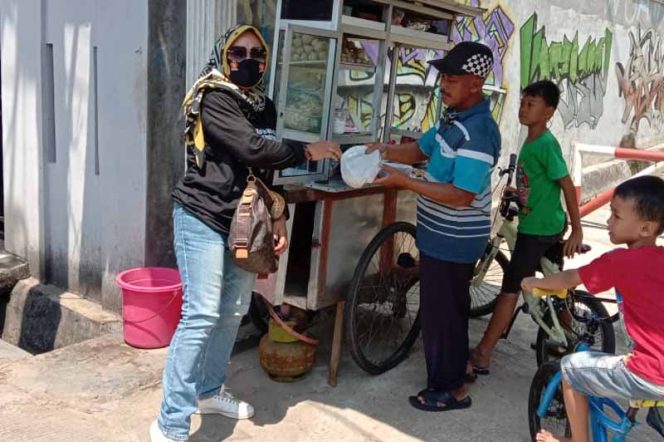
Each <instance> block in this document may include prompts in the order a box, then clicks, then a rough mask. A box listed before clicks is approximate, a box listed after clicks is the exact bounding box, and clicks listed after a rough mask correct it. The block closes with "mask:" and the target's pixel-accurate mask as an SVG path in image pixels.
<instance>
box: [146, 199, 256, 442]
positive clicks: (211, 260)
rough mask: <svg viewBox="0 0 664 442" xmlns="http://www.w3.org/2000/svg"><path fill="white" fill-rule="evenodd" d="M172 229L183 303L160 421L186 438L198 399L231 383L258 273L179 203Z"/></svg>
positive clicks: (170, 353) (167, 368)
mask: <svg viewBox="0 0 664 442" xmlns="http://www.w3.org/2000/svg"><path fill="white" fill-rule="evenodd" d="M173 225H174V233H175V235H174V236H175V254H176V258H177V263H178V269H179V270H180V277H181V278H182V284H183V289H184V299H183V302H182V318H181V319H180V323H179V324H178V327H177V330H176V331H175V334H174V335H173V339H172V340H171V345H170V348H169V351H168V358H167V360H166V366H165V367H164V375H163V380H162V384H163V389H164V398H163V401H162V403H161V411H160V413H159V419H158V422H159V427H160V429H161V430H162V432H163V433H164V434H166V435H167V436H168V437H170V438H172V439H176V440H186V439H187V437H188V436H189V425H190V421H191V415H192V414H193V413H194V412H195V411H196V408H197V400H198V399H199V398H207V397H211V396H214V395H215V394H216V393H218V392H219V390H220V388H221V386H222V385H223V384H224V382H225V381H226V369H227V366H228V361H229V359H230V355H231V351H232V350H233V345H234V343H235V338H236V336H237V330H238V328H239V327H240V321H241V320H242V316H244V315H245V314H246V313H247V310H248V309H249V303H250V300H251V290H252V288H253V285H254V282H255V279H256V278H255V276H256V275H254V274H252V273H249V272H247V271H245V270H242V269H241V268H239V267H238V266H237V265H236V264H235V263H234V262H233V259H232V257H231V253H230V251H229V250H228V247H227V245H226V239H227V238H226V236H225V235H222V234H220V233H218V232H216V231H214V230H212V229H211V228H210V227H208V226H207V225H206V224H204V223H203V222H202V221H200V220H199V219H198V218H197V217H196V216H194V215H192V214H191V213H189V212H187V211H185V210H184V209H183V208H182V206H180V205H177V204H176V205H175V208H174V210H173Z"/></svg>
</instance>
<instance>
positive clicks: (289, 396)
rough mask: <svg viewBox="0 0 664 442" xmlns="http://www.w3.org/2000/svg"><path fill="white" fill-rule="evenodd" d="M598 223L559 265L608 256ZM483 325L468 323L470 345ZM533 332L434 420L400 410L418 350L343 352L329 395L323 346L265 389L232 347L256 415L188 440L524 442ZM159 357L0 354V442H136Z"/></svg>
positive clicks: (92, 351)
mask: <svg viewBox="0 0 664 442" xmlns="http://www.w3.org/2000/svg"><path fill="white" fill-rule="evenodd" d="M606 217H607V213H606V211H604V212H603V213H599V214H596V215H594V216H591V217H590V218H589V219H588V221H587V222H586V226H585V227H586V230H585V232H586V238H587V240H588V242H590V243H591V244H592V245H593V251H592V252H591V253H590V254H589V255H586V256H584V257H581V258H577V259H576V260H575V261H574V262H572V263H570V266H575V265H579V264H581V263H583V262H586V261H588V260H590V259H592V258H593V257H595V256H598V255H599V254H601V253H602V252H603V251H606V250H608V249H609V248H610V247H611V245H610V243H609V242H608V238H607V237H606V232H605V229H604V227H603V224H604V220H605V219H606ZM485 325H486V321H485V320H476V321H472V325H471V328H472V337H471V339H472V341H473V342H476V341H477V340H478V339H479V337H480V336H481V332H482V331H483V329H484V327H485ZM534 333H535V327H534V326H533V325H532V322H531V321H530V320H529V319H528V318H527V317H525V316H522V317H521V318H520V319H519V320H518V321H517V324H516V326H515V329H514V330H513V332H512V334H511V335H510V338H509V340H508V341H504V342H501V343H500V345H499V346H498V348H497V352H496V357H495V360H494V363H493V365H492V374H491V376H488V377H483V378H480V380H479V382H478V383H476V384H475V385H474V386H473V387H472V391H471V394H472V398H473V407H472V408H471V409H469V410H466V411H461V412H448V413H438V414H433V413H424V412H420V411H417V410H415V409H413V408H412V407H410V405H408V402H407V397H408V395H410V394H413V393H414V392H416V391H418V390H420V389H421V388H422V387H423V381H424V379H425V370H424V361H423V356H422V351H421V346H420V344H419V343H418V344H417V346H416V347H415V349H414V351H413V353H412V355H411V356H410V358H408V359H407V360H406V361H405V362H404V363H402V364H401V365H400V366H398V367H397V368H395V369H394V370H392V371H390V372H388V373H386V374H384V375H382V376H378V377H372V376H368V375H366V374H365V373H364V372H362V371H361V370H360V369H358V368H357V367H356V366H355V364H354V363H353V361H352V359H350V357H349V356H348V355H347V354H345V355H344V359H343V362H342V367H341V372H340V377H339V385H338V387H336V388H331V387H329V386H328V385H327V383H326V379H327V370H326V366H325V364H326V359H327V355H328V353H327V349H326V348H325V346H323V348H321V349H319V352H318V362H317V365H316V367H315V368H314V370H313V371H312V373H310V374H309V375H308V376H307V377H305V378H304V379H302V380H301V381H299V382H296V383H292V384H278V383H275V382H272V381H271V380H270V379H269V378H268V377H267V376H266V375H265V374H264V373H263V371H262V369H261V368H260V366H259V364H258V359H257V350H256V349H255V348H252V349H248V350H244V351H242V352H240V353H238V354H236V355H235V356H234V357H233V359H232V361H231V366H230V385H231V387H232V388H233V389H234V391H236V392H237V394H238V395H241V396H242V397H243V398H246V399H247V400H249V401H251V402H252V403H253V404H254V405H255V406H256V417H255V418H254V419H252V420H251V421H242V422H234V421H232V420H229V419H226V418H224V417H206V418H204V419H201V418H199V417H194V419H193V423H192V439H191V440H193V441H221V440H231V441H242V440H259V441H263V440H265V441H267V440H269V441H275V442H279V441H284V442H286V441H288V442H293V441H310V440H320V441H415V440H425V441H468V442H471V441H504V442H518V441H524V442H525V441H527V440H529V435H528V427H527V418H526V412H527V399H526V398H527V394H528V388H529V385H530V380H531V378H532V376H533V374H534V372H535V368H536V367H535V365H536V364H535V355H534V352H533V351H532V350H531V349H530V344H531V342H532V341H533V339H534V336H535V334H534ZM0 352H2V347H0ZM165 354H166V353H165V350H163V349H162V350H153V351H141V350H136V349H132V348H130V347H127V346H126V345H124V344H122V343H121V339H120V338H119V337H117V336H107V337H102V338H97V339H93V340H90V341H86V342H83V343H80V344H77V345H73V346H69V347H66V348H63V349H60V350H57V351H54V352H51V353H47V354H43V355H39V356H35V357H25V355H24V354H18V355H16V356H17V357H18V359H14V360H12V361H8V360H6V359H3V358H2V357H1V356H0V422H2V424H1V425H0V440H8V441H16V442H21V441H49V442H51V441H53V442H56V441H63V442H64V441H67V442H83V441H85V442H90V441H104V442H107V441H108V442H115V441H117V442H120V441H123V442H129V441H147V440H148V438H147V428H148V426H149V424H150V422H151V421H152V420H153V419H154V417H155V413H156V412H157V409H158V407H159V402H160V398H161V389H160V374H161V369H162V367H163V361H164V356H165ZM8 358H9V357H8ZM653 434H654V433H653V432H652V431H651V430H649V429H647V428H640V429H638V430H637V431H635V432H633V438H632V439H631V440H635V441H636V440H638V441H648V440H652V441H655V440H656V439H655V438H654V437H653Z"/></svg>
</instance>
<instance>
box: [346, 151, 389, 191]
mask: <svg viewBox="0 0 664 442" xmlns="http://www.w3.org/2000/svg"><path fill="white" fill-rule="evenodd" d="M366 149H367V146H364V145H361V146H353V147H351V148H350V149H348V150H347V151H345V152H344V154H343V155H342V156H341V178H343V180H344V182H345V183H346V184H348V185H349V186H350V187H352V188H354V189H359V188H360V187H362V186H364V185H365V184H369V183H372V182H373V180H375V179H376V176H377V175H378V172H379V171H380V152H379V151H377V150H375V151H373V152H371V153H370V154H368V155H367V154H366V152H365V151H366Z"/></svg>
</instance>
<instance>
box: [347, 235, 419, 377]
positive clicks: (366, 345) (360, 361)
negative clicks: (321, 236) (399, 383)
mask: <svg viewBox="0 0 664 442" xmlns="http://www.w3.org/2000/svg"><path fill="white" fill-rule="evenodd" d="M400 233H403V234H405V235H407V236H410V237H412V240H413V247H414V240H415V234H416V229H415V226H414V225H412V224H410V223H406V222H397V223H394V224H390V225H388V226H386V227H385V228H383V229H382V230H381V231H380V232H379V233H378V234H377V235H376V236H375V237H374V238H373V239H372V240H371V242H370V243H369V245H368V246H367V247H366V249H365V250H364V252H363V253H362V255H361V257H360V260H359V261H358V264H357V266H356V268H355V273H354V275H353V279H352V280H351V283H350V288H349V291H348V295H347V298H346V306H345V312H344V313H345V324H346V327H345V329H346V330H345V331H346V339H347V341H348V343H349V344H350V345H349V347H350V352H351V355H352V357H353V359H354V360H355V362H356V363H357V365H358V366H359V367H360V368H362V369H363V370H364V371H366V372H367V373H369V374H373V375H377V374H381V373H384V372H386V371H388V370H390V369H391V368H394V367H395V366H396V365H398V364H399V363H400V362H401V361H402V360H404V359H405V358H406V357H407V356H408V352H409V350H410V349H411V347H412V346H413V344H414V343H415V340H416V339H417V337H418V336H419V333H420V312H419V271H418V270H417V269H418V264H419V259H417V260H416V259H415V257H413V256H410V258H412V262H411V261H410V260H409V259H406V260H407V261H409V263H410V265H409V267H408V274H409V275H411V276H409V279H408V281H406V283H405V284H404V286H403V287H399V288H398V290H397V289H395V288H394V287H392V286H391V287H387V290H381V287H378V289H377V288H376V286H373V285H372V286H369V287H370V290H369V289H368V288H367V287H366V285H365V284H363V283H365V282H366V281H367V280H371V279H372V278H373V279H374V280H377V281H378V282H382V281H383V274H384V272H383V271H382V270H378V273H374V274H368V271H369V268H370V266H371V264H372V262H373V259H374V258H375V257H376V253H379V254H380V251H381V248H382V247H383V245H384V243H387V241H389V240H390V238H394V237H395V235H398V234H400ZM409 253H410V252H409ZM413 253H415V252H413ZM401 255H402V254H399V258H401ZM418 258H419V255H418ZM381 259H382V258H381ZM391 264H392V263H391ZM396 264H397V265H400V264H398V262H397V263H396ZM395 268H396V266H395ZM397 270H399V269H398V268H397ZM376 275H377V276H376ZM395 275H396V276H393V277H390V278H387V277H386V278H385V279H390V281H392V280H394V281H396V277H397V276H398V272H397V273H395ZM394 281H393V282H394ZM386 283H387V282H386ZM382 288H385V287H382ZM415 288H416V289H417V293H416V294H414V295H416V298H417V302H418V304H417V313H416V314H415V316H414V319H412V322H411V323H410V329H409V330H408V331H407V332H406V333H404V337H403V338H402V339H401V340H400V342H398V343H397V344H396V345H395V346H394V347H395V348H394V350H393V351H392V350H391V349H389V348H388V351H389V352H390V353H389V354H387V355H386V356H384V357H373V356H372V355H370V354H369V353H370V351H371V350H375V349H376V348H379V347H380V345H377V344H375V345H370V344H373V343H374V342H373V340H372V339H373V337H372V338H370V339H371V340H370V341H369V342H365V339H364V335H363V334H362V328H363V327H367V326H368V321H367V320H366V318H367V317H368V316H369V315H370V314H371V313H372V312H370V311H368V310H367V309H364V308H363V307H362V306H363V305H365V306H366V305H367V304H370V302H367V301H368V300H370V301H374V300H375V301H379V300H381V299H382V300H384V301H385V303H387V302H391V304H392V306H391V309H392V310H391V311H392V313H390V310H388V314H387V315H385V314H383V313H384V311H383V312H381V313H376V311H375V310H374V311H373V313H376V315H375V316H382V318H381V319H380V322H381V324H382V321H383V318H387V319H388V320H389V316H390V315H394V316H395V317H396V316H397V314H398V313H397V312H396V309H397V307H396V305H397V304H400V303H401V302H402V299H401V294H399V293H400V292H403V293H402V294H403V296H404V297H406V298H407V297H408V295H409V293H411V291H413V290H414V289H415ZM404 290H405V291H404ZM391 295H392V296H393V298H395V299H391V301H390V300H389V299H390V296H391ZM372 296H373V297H374V298H376V299H374V298H371V297H372ZM381 305H382V304H381ZM405 309H406V310H407V309H408V304H407V299H406V305H405ZM383 310H385V309H383ZM406 313H408V312H406ZM375 316H374V318H372V324H373V323H374V322H376V319H375ZM409 317H410V315H409ZM407 326H408V325H407ZM390 330H391V328H390ZM388 331H389V330H388ZM380 335H381V337H380V338H379V339H383V338H385V339H387V338H388V336H387V335H389V333H387V332H386V331H384V333H381V334H380ZM383 344H384V343H383Z"/></svg>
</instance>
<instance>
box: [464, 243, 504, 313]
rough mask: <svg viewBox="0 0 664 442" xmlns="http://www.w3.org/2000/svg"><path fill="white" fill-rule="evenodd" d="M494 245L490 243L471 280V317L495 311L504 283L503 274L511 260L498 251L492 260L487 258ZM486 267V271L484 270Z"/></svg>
mask: <svg viewBox="0 0 664 442" xmlns="http://www.w3.org/2000/svg"><path fill="white" fill-rule="evenodd" d="M492 247H493V245H491V244H489V246H488V247H487V250H486V252H485V253H484V256H482V258H481V259H480V260H479V262H478V263H477V264H476V265H475V269H474V270H473V280H472V281H471V282H470V317H471V318H479V317H481V316H484V315H488V314H489V313H492V312H493V309H494V308H495V307H496V302H498V295H499V294H500V289H501V287H502V285H503V275H504V274H505V270H507V265H508V264H509V260H508V259H507V257H506V256H505V254H504V253H503V252H502V251H500V250H499V251H498V253H496V255H495V257H494V258H493V259H492V260H491V262H489V263H487V262H486V259H487V257H488V256H489V252H490V251H491V248H492ZM484 269H486V271H485V272H484Z"/></svg>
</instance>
